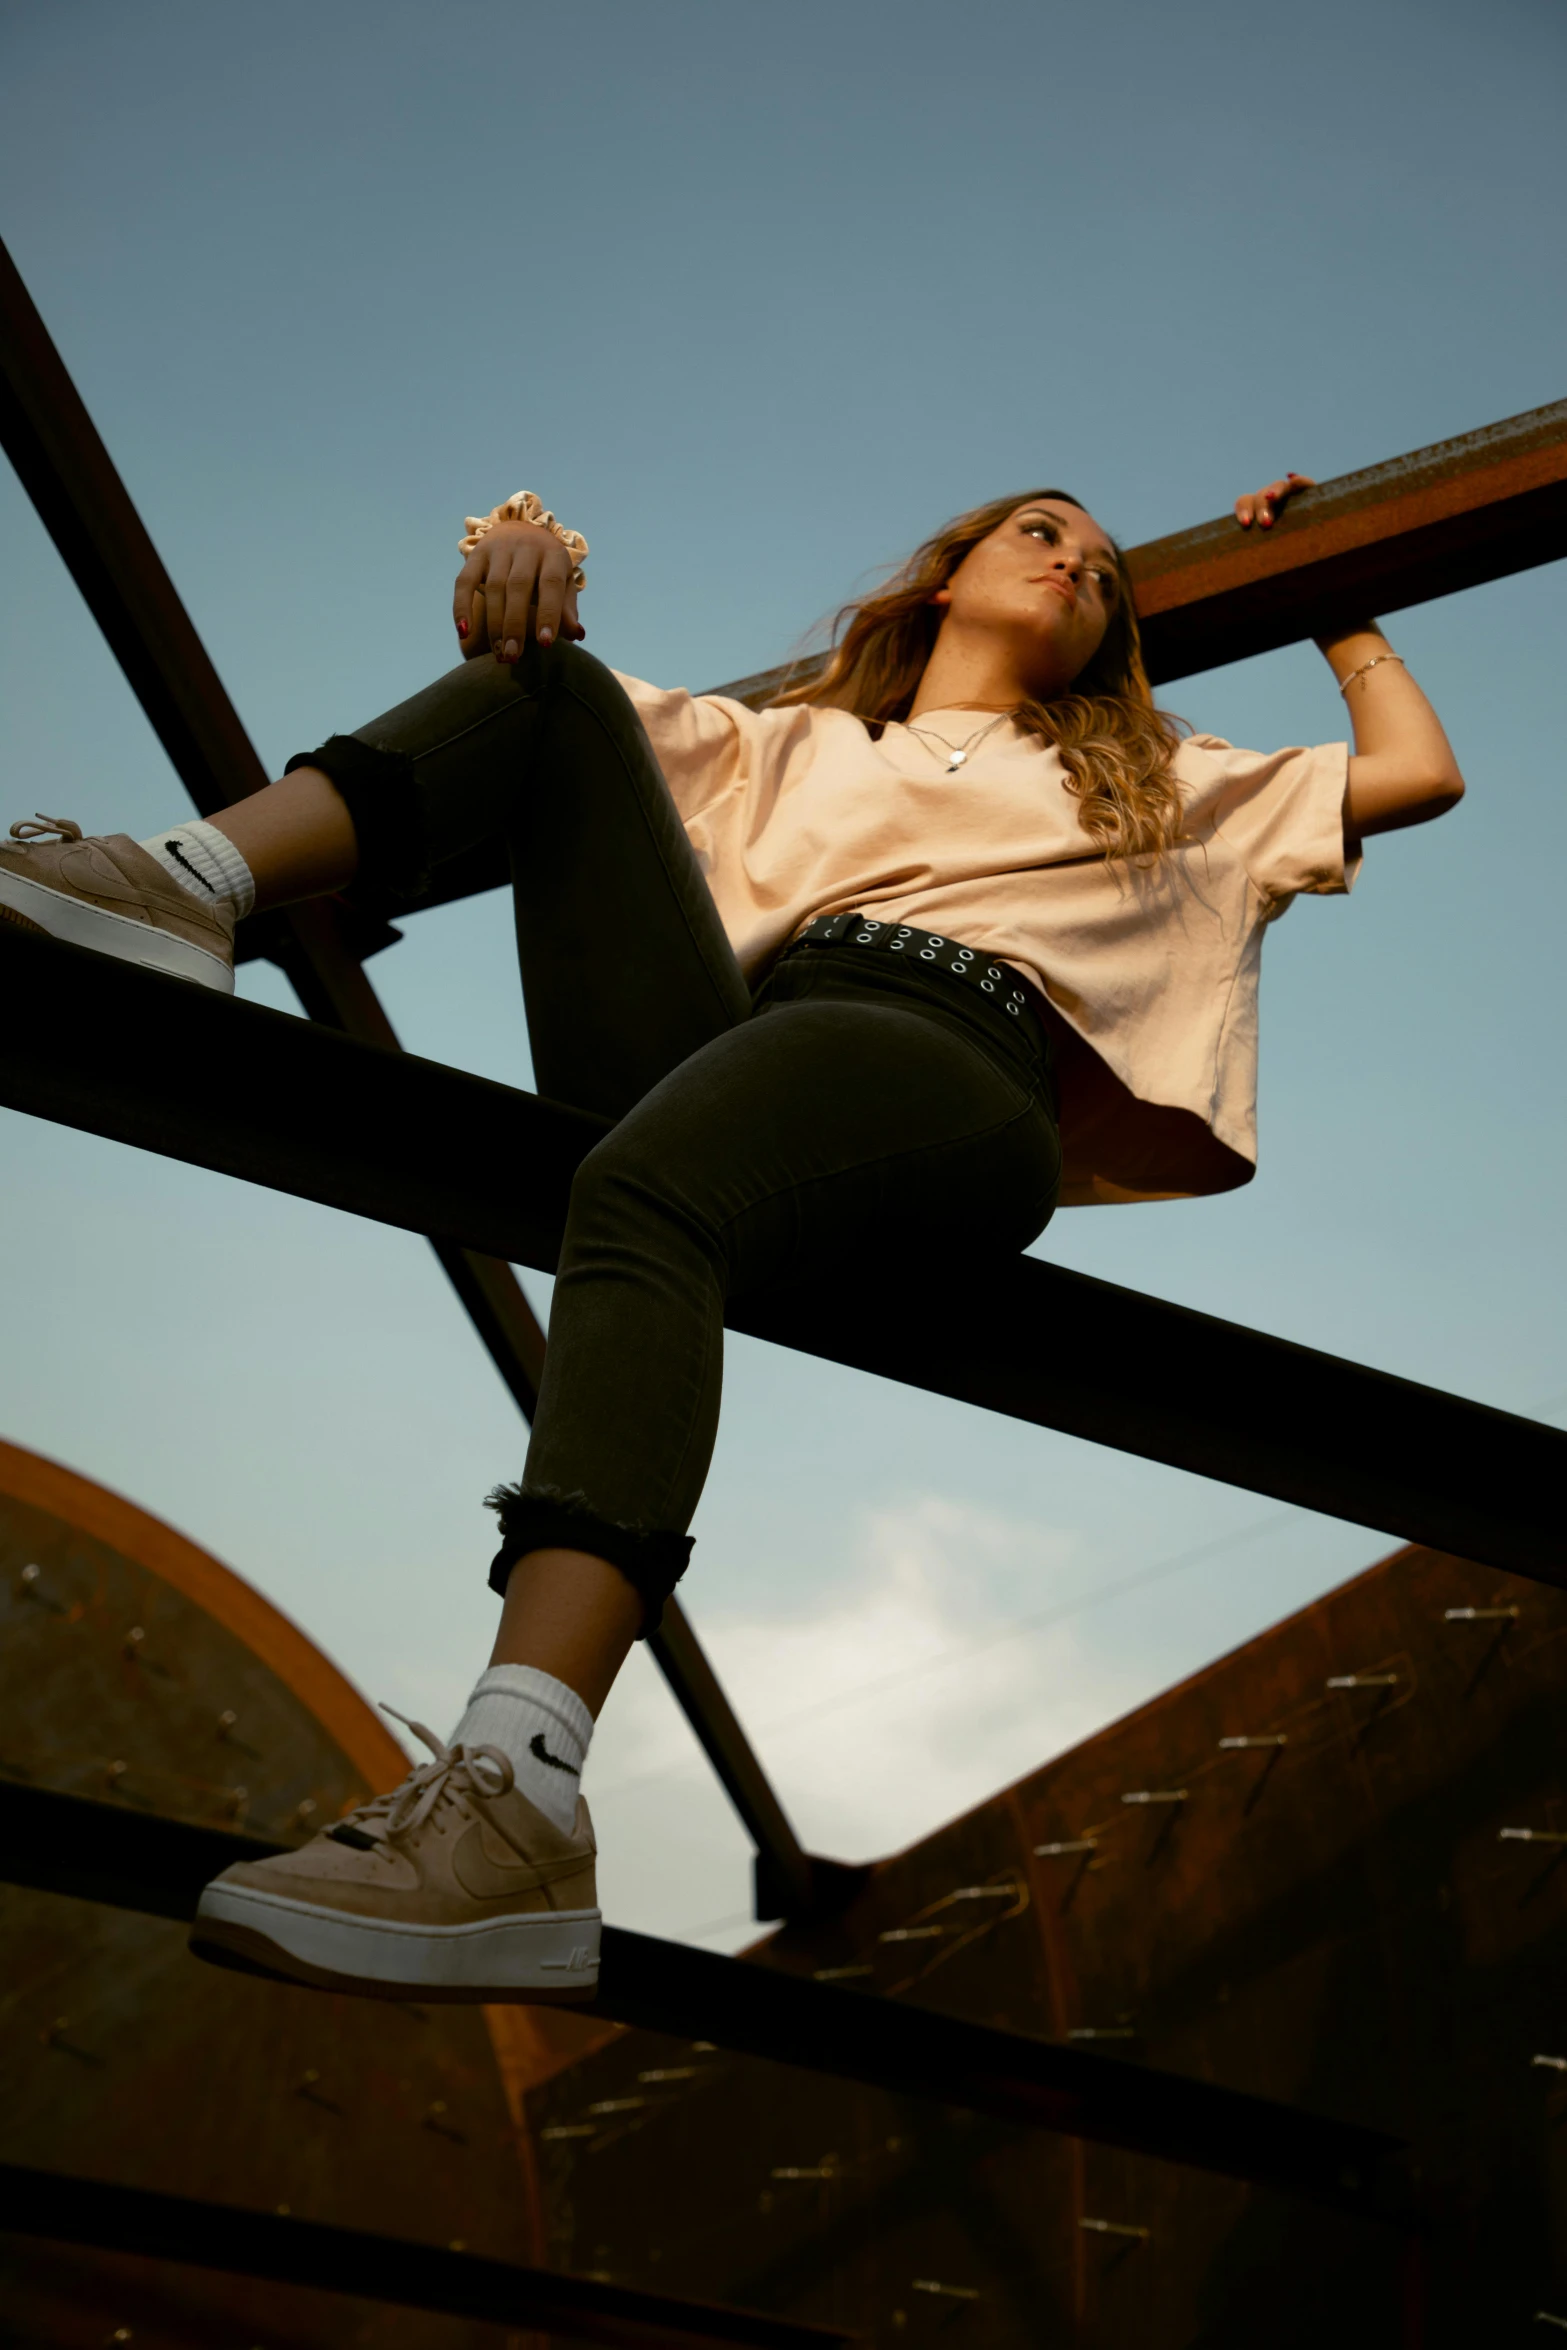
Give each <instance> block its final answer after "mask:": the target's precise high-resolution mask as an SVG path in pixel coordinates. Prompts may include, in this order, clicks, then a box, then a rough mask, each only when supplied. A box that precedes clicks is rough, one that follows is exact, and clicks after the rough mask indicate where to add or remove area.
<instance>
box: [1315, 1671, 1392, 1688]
mask: <svg viewBox="0 0 1567 2350" xmlns="http://www.w3.org/2000/svg"><path fill="white" fill-rule="evenodd" d="M1397 1679H1398V1675H1397V1674H1396V1673H1333V1674H1330V1675H1329V1678H1328V1682H1327V1686H1328V1688H1329V1689H1391V1688H1392V1686H1393V1684H1394V1682H1395V1681H1396V1680H1397Z"/></svg>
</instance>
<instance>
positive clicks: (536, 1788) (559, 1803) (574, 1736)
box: [451, 1665, 593, 1836]
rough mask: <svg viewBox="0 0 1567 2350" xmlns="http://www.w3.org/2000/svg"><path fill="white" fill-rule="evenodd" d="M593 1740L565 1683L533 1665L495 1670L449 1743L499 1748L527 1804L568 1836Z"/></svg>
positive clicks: (478, 1687)
mask: <svg viewBox="0 0 1567 2350" xmlns="http://www.w3.org/2000/svg"><path fill="white" fill-rule="evenodd" d="M592 1736H593V1716H592V1715H591V1714H590V1713H589V1711H588V1709H587V1707H586V1706H585V1705H584V1704H583V1702H582V1700H581V1698H580V1697H579V1696H578V1695H577V1692H576V1691H575V1689H568V1688H567V1686H566V1684H565V1682H564V1681H557V1680H556V1679H555V1677H554V1675H553V1674H551V1673H541V1672H540V1671H539V1670H538V1668H537V1666H535V1665H491V1667H490V1669H489V1671H488V1672H487V1673H481V1674H480V1675H479V1678H478V1680H477V1681H476V1682H475V1683H474V1685H473V1695H472V1696H471V1697H470V1698H469V1700H468V1711H467V1712H466V1713H465V1714H464V1715H463V1718H462V1720H461V1721H460V1722H459V1723H458V1725H457V1727H456V1729H455V1730H454V1731H453V1732H452V1736H451V1743H452V1744H453V1746H498V1747H499V1748H500V1750H501V1752H502V1754H504V1755H506V1756H508V1757H509V1759H510V1762H511V1767H512V1769H513V1770H514V1771H515V1773H516V1775H517V1784H518V1786H519V1787H520V1788H521V1789H522V1792H523V1794H524V1795H526V1797H527V1798H528V1801H529V1802H530V1803H532V1804H535V1805H536V1806H537V1807H538V1809H539V1810H540V1811H541V1812H543V1813H544V1815H545V1817H546V1819H551V1820H553V1821H554V1823H555V1825H556V1827H557V1828H559V1829H560V1830H561V1831H562V1833H563V1834H565V1835H568V1836H569V1835H570V1833H571V1830H572V1825H573V1822H574V1821H575V1819H576V1816H577V1789H578V1788H579V1787H580V1785H581V1784H582V1766H583V1764H584V1763H585V1762H586V1760H587V1757H588V1745H589V1742H590V1741H591V1739H592Z"/></svg>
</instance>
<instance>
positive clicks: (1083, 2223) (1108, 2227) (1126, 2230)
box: [1077, 2219, 1148, 2244]
mask: <svg viewBox="0 0 1567 2350" xmlns="http://www.w3.org/2000/svg"><path fill="white" fill-rule="evenodd" d="M1077 2224H1078V2226H1079V2227H1080V2228H1087V2229H1088V2230H1089V2231H1090V2232H1091V2233H1092V2234H1093V2235H1096V2236H1135V2237H1136V2238H1137V2239H1138V2241H1139V2242H1140V2243H1143V2244H1146V2243H1147V2241H1148V2230H1147V2229H1146V2228H1133V2227H1128V2226H1127V2224H1126V2222H1125V2220H1119V2219H1080V2220H1079V2221H1078V2223H1077Z"/></svg>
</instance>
